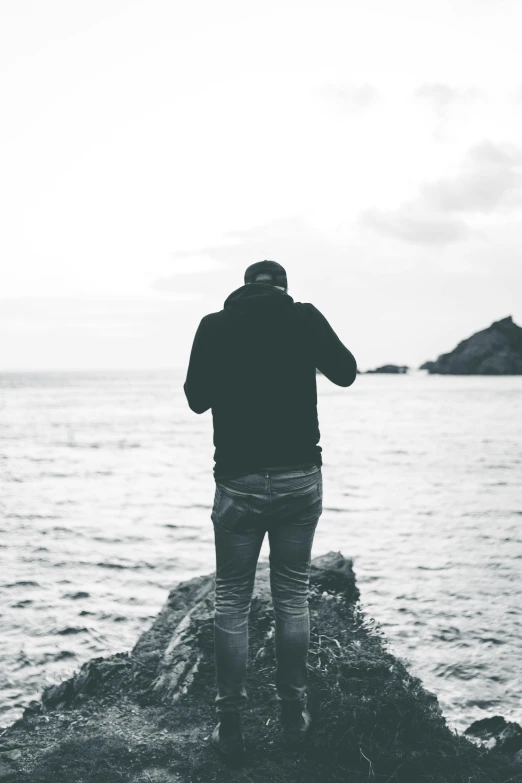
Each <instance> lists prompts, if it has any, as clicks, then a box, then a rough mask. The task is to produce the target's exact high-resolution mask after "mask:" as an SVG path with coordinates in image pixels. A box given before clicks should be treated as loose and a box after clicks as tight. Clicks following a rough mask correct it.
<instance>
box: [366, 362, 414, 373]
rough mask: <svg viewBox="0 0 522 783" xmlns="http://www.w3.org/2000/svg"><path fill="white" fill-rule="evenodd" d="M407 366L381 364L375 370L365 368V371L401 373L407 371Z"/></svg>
mask: <svg viewBox="0 0 522 783" xmlns="http://www.w3.org/2000/svg"><path fill="white" fill-rule="evenodd" d="M408 370H409V367H408V366H407V365H405V364H383V366H382V367H377V369H375V370H366V372H367V373H373V372H382V373H389V374H396V375H397V374H398V375H403V374H405V373H407V372H408Z"/></svg>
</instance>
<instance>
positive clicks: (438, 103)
mask: <svg viewBox="0 0 522 783" xmlns="http://www.w3.org/2000/svg"><path fill="white" fill-rule="evenodd" d="M480 94H481V92H480V90H479V89H477V88H476V87H469V88H468V89H466V90H460V89H457V88H455V87H450V86H449V84H442V83H441V82H430V83H426V84H421V86H420V87H418V88H417V89H416V90H415V93H414V95H415V97H416V98H422V99H426V100H429V101H431V102H432V104H433V106H434V107H435V109H436V110H437V111H438V112H439V113H443V112H444V111H445V109H446V108H447V107H448V106H450V105H451V104H452V103H456V102H457V101H469V100H474V99H475V98H477V97H478V96H479V95H480Z"/></svg>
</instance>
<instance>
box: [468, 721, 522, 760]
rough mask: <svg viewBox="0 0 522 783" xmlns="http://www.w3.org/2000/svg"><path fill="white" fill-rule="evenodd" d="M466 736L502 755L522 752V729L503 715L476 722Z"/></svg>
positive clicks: (469, 728)
mask: <svg viewBox="0 0 522 783" xmlns="http://www.w3.org/2000/svg"><path fill="white" fill-rule="evenodd" d="M464 734H465V735H466V736H467V737H473V738H474V739H476V740H478V741H479V742H480V743H481V744H483V745H485V746H486V747H488V748H495V750H499V751H502V753H507V754H515V753H517V752H518V751H520V750H522V727H521V726H519V724H518V723H514V722H508V721H506V719H505V718H503V717H502V716H501V715H494V716H493V717H491V718H483V719H482V720H476V721H474V723H472V724H471V726H468V728H467V729H466V730H465V732H464Z"/></svg>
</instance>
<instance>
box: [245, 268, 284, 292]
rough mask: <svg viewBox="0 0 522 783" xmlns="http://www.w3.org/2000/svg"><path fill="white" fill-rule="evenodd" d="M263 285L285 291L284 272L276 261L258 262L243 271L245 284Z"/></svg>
mask: <svg viewBox="0 0 522 783" xmlns="http://www.w3.org/2000/svg"><path fill="white" fill-rule="evenodd" d="M248 283H264V284H265V285H274V286H276V287H277V288H281V289H282V290H283V291H287V289H288V282H287V279H286V271H285V269H284V268H283V267H282V266H281V264H278V263H277V261H258V262H257V263H255V264H251V265H250V266H249V267H248V268H247V269H246V271H245V284H248Z"/></svg>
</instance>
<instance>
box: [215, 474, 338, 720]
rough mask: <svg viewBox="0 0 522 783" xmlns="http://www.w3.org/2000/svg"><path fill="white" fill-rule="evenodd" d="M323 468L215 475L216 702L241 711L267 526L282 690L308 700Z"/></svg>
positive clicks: (282, 696)
mask: <svg viewBox="0 0 522 783" xmlns="http://www.w3.org/2000/svg"><path fill="white" fill-rule="evenodd" d="M322 502H323V479H322V472H321V468H320V467H318V466H316V465H313V466H311V467H309V468H304V469H298V470H296V469H294V470H286V469H284V470H279V469H266V470H264V471H263V472H260V473H252V474H250V475H248V476H241V477H240V478H234V479H226V480H225V479H216V493H215V499H214V506H213V509H212V514H211V519H212V522H213V525H214V538H215V545H216V577H215V612H214V643H215V661H216V684H217V696H216V699H215V704H216V710H217V712H218V714H219V713H223V712H242V711H243V710H244V708H245V706H246V703H247V699H248V695H247V691H246V687H245V681H246V673H247V659H248V616H249V613H250V604H251V599H252V592H253V589H254V582H255V575H256V567H257V562H258V558H259V552H260V550H261V545H262V543H263V539H264V537H265V533H266V532H268V538H269V544H270V587H271V592H272V602H273V607H274V614H275V652H276V664H277V669H276V698H277V700H278V701H299V702H300V703H301V704H302V706H303V707H306V704H307V659H308V647H309V643H310V614H309V608H308V588H309V581H310V563H311V551H312V543H313V539H314V534H315V529H316V527H317V523H318V521H319V517H320V516H321V513H322V510H323V505H322Z"/></svg>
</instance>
